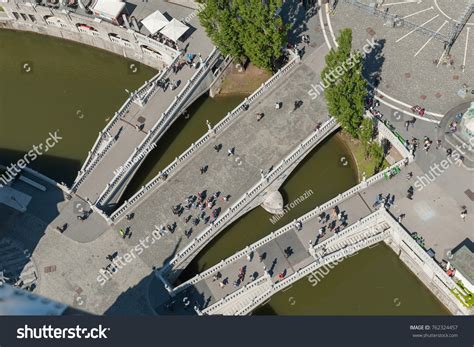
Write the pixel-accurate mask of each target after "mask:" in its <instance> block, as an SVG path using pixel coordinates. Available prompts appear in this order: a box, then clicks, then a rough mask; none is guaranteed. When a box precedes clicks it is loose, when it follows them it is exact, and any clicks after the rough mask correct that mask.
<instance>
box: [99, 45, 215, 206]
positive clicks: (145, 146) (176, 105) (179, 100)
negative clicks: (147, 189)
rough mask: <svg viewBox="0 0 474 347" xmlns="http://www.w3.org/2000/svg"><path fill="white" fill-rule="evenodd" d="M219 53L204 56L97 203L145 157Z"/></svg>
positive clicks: (105, 198)
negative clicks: (202, 61) (202, 60)
mask: <svg viewBox="0 0 474 347" xmlns="http://www.w3.org/2000/svg"><path fill="white" fill-rule="evenodd" d="M219 55H220V52H219V51H218V50H217V48H215V47H214V50H213V51H212V52H211V54H210V55H209V56H208V57H207V58H206V60H205V61H204V63H203V64H202V65H201V66H200V67H199V69H198V70H197V71H196V72H195V73H194V75H193V76H192V77H191V79H190V80H188V82H187V83H186V85H185V86H184V88H183V89H182V90H181V91H180V93H179V94H178V95H177V96H176V97H175V99H174V101H173V102H172V103H171V105H170V106H169V107H168V109H167V110H166V111H165V112H164V113H163V114H162V115H161V117H160V119H159V120H158V121H157V122H156V123H155V125H154V126H153V127H152V128H151V129H150V130H149V131H148V133H147V135H146V137H145V138H144V139H143V141H142V142H141V143H140V144H139V145H138V147H137V151H136V152H135V153H134V154H132V155H131V156H130V157H129V158H128V159H127V161H126V162H125V164H124V165H123V166H122V167H124V168H127V169H126V170H121V171H120V172H118V173H117V174H116V175H115V176H114V178H113V179H112V181H111V182H110V183H109V185H108V186H107V187H106V188H105V189H104V191H103V192H102V194H101V195H100V197H99V199H98V202H97V204H98V205H103V204H105V202H106V201H107V199H108V198H109V197H110V195H111V194H112V193H113V191H114V190H115V189H116V187H117V185H118V184H119V183H120V181H121V180H122V179H123V178H124V177H125V176H126V175H127V174H128V173H129V172H131V171H132V170H134V169H135V168H136V166H137V165H138V164H139V163H140V162H141V160H140V159H138V160H137V158H140V157H141V158H145V157H146V153H148V152H149V148H150V146H151V145H152V143H154V142H156V141H157V137H158V136H159V135H160V134H162V133H163V131H162V130H163V129H167V128H168V127H169V126H171V124H172V123H173V122H174V121H175V120H176V119H177V118H178V117H179V113H178V112H177V111H179V110H180V107H181V106H182V104H183V103H184V102H186V101H187V98H188V96H189V95H191V94H192V93H193V91H194V90H195V88H196V87H197V85H198V84H199V82H200V81H201V79H202V78H203V77H204V76H205V74H206V72H207V70H208V69H209V68H210V62H211V61H213V60H214V59H216V57H218V56H219Z"/></svg>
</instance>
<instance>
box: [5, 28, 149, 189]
mask: <svg viewBox="0 0 474 347" xmlns="http://www.w3.org/2000/svg"><path fill="white" fill-rule="evenodd" d="M0 48H1V49H2V52H8V54H0V76H1V80H2V81H1V83H0V148H1V149H3V150H11V151H19V152H23V153H27V152H28V151H29V150H31V149H32V148H33V146H34V145H36V146H39V145H40V144H43V145H44V144H45V141H46V139H47V138H48V137H50V133H53V134H54V133H55V132H57V134H58V135H59V136H60V137H61V139H60V140H59V141H58V142H57V144H55V145H54V147H52V148H50V149H49V150H48V153H47V155H42V156H39V157H38V158H37V159H36V160H35V161H34V163H32V165H31V167H33V168H38V170H40V171H41V173H43V174H45V175H47V176H50V177H52V178H55V179H57V180H58V181H64V182H66V183H67V184H71V183H72V182H73V180H74V178H75V176H76V174H77V171H78V170H79V166H80V165H77V164H75V163H76V162H79V163H80V164H82V162H83V161H84V160H85V158H86V157H87V153H88V151H89V150H90V149H91V147H92V145H93V144H94V142H95V140H96V139H97V136H98V134H99V131H100V130H102V129H103V128H104V126H105V125H106V124H107V122H108V121H109V120H110V118H111V117H112V116H113V115H114V113H115V112H116V111H117V110H118V109H119V108H120V106H121V105H122V104H123V102H125V100H126V98H127V92H126V89H127V90H134V89H136V88H137V87H139V86H140V85H141V84H143V82H144V81H145V80H148V79H149V78H150V77H151V76H153V75H154V74H155V73H156V71H155V70H153V69H152V68H149V67H147V66H144V65H141V64H139V63H137V62H134V69H133V70H131V69H130V64H131V61H130V60H127V59H123V57H120V56H118V55H115V54H112V53H109V52H106V51H103V50H100V49H95V48H93V47H89V46H86V45H82V44H78V43H75V42H71V41H68V40H60V39H57V38H52V37H48V36H44V35H39V34H34V33H26V32H17V31H11V30H0ZM52 158H65V160H67V161H69V160H71V161H72V163H73V164H74V165H72V166H66V165H67V164H68V163H69V162H64V163H63V166H57V164H58V163H60V162H61V160H54V159H52ZM12 159H14V158H12V157H9V156H8V152H3V151H2V153H0V163H2V164H4V165H9V164H10V163H11V160H12Z"/></svg>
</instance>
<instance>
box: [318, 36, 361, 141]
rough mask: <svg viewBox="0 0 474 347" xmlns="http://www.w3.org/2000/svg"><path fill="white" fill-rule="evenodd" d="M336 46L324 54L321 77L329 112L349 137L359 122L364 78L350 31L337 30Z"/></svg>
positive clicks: (356, 129) (355, 133) (354, 132)
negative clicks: (353, 47) (324, 63)
mask: <svg viewBox="0 0 474 347" xmlns="http://www.w3.org/2000/svg"><path fill="white" fill-rule="evenodd" d="M337 42H338V44H339V47H338V48H337V49H335V50H334V49H331V51H330V52H329V53H328V55H327V56H326V67H325V68H324V69H323V71H322V72H321V78H322V80H323V82H324V83H325V86H326V85H327V87H326V89H325V90H324V96H325V98H326V101H327V104H328V110H329V113H330V114H331V115H332V116H334V117H335V118H336V119H337V121H338V122H339V124H341V126H342V127H343V129H345V130H346V131H347V132H348V133H349V134H351V135H352V136H353V137H357V134H358V131H359V127H360V126H361V124H362V120H363V113H364V100H365V97H366V95H367V88H366V87H367V82H366V81H365V80H364V78H363V77H362V67H363V66H362V57H361V54H360V53H359V52H356V51H353V50H352V31H351V30H350V29H344V30H341V33H340V36H339V37H338V38H337Z"/></svg>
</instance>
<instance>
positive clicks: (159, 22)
mask: <svg viewBox="0 0 474 347" xmlns="http://www.w3.org/2000/svg"><path fill="white" fill-rule="evenodd" d="M169 22H170V21H169V20H168V19H166V17H165V16H164V15H163V14H162V13H161V12H160V11H155V12H153V13H152V14H150V15H149V16H148V17H146V18H145V19H143V20H142V24H143V25H144V26H145V28H147V30H148V31H149V32H150V33H151V34H152V35H153V34H155V33H156V32H157V31H159V30H160V29H163V28H164V27H165V25H167V24H168V23H169Z"/></svg>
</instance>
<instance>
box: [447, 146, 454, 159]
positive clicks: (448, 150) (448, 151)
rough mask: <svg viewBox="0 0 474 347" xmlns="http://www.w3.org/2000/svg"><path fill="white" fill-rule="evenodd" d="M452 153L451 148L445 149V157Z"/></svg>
mask: <svg viewBox="0 0 474 347" xmlns="http://www.w3.org/2000/svg"><path fill="white" fill-rule="evenodd" d="M452 153H453V150H452V149H451V148H448V149H446V157H447V158H449V157H450V156H451V154H452Z"/></svg>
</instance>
